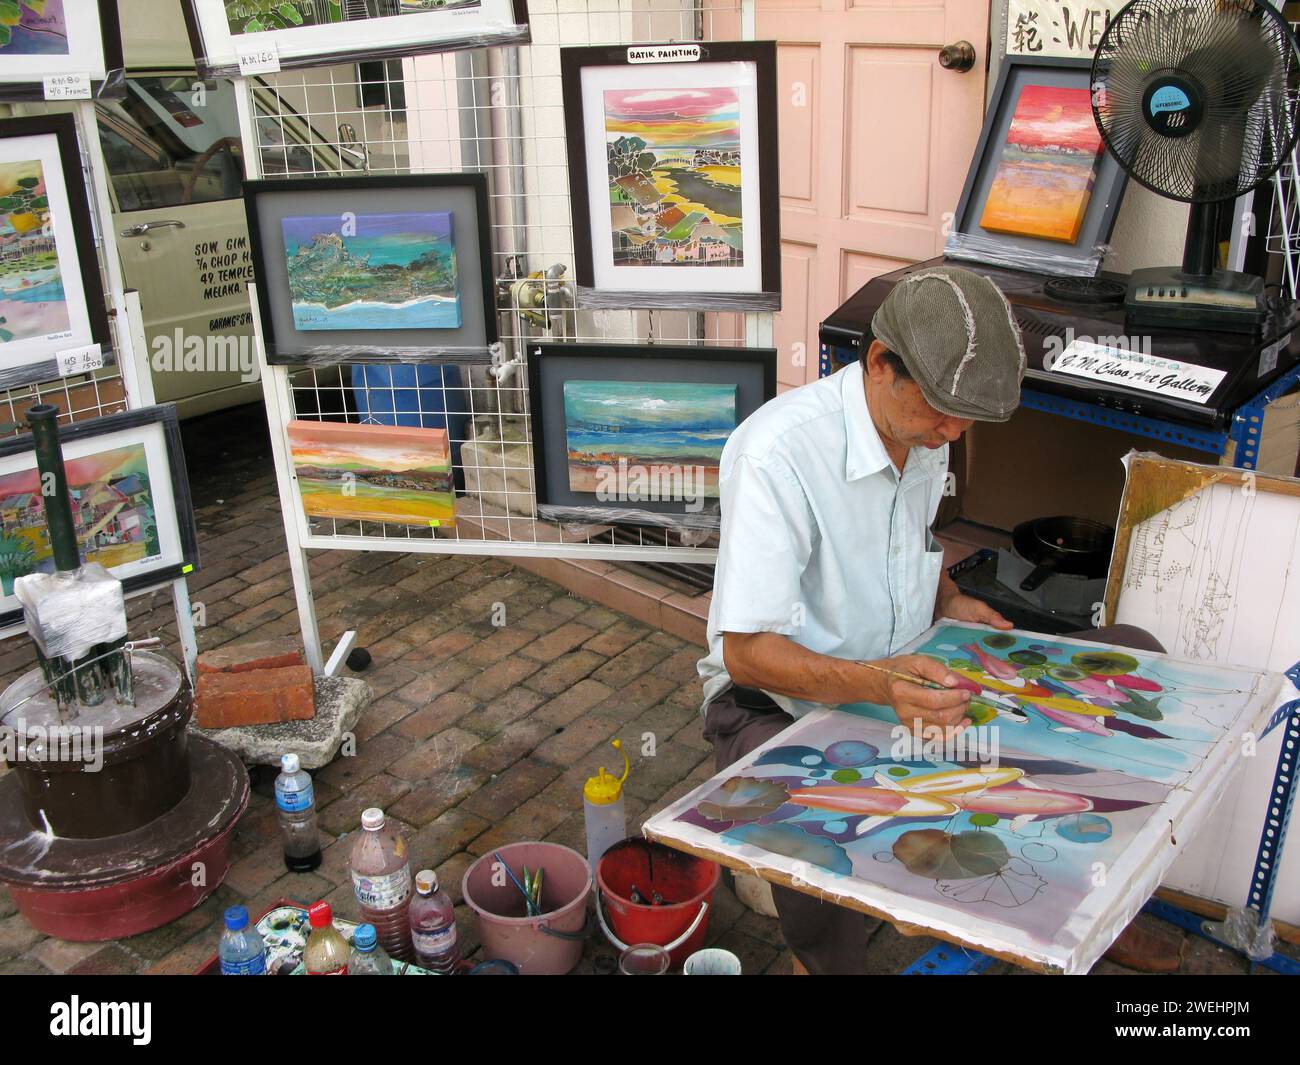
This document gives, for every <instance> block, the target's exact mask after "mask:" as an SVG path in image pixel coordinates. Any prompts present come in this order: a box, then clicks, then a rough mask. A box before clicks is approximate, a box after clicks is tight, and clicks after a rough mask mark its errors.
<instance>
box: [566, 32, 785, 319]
mask: <svg viewBox="0 0 1300 1065" xmlns="http://www.w3.org/2000/svg"><path fill="white" fill-rule="evenodd" d="M560 67H561V74H562V81H563V86H564V122H565V130H566V134H567V140H568V156H569V188H570V191H571V194H572V202H573V240H574V256H575V259H576V264H577V281H578V302H579V303H580V304H581V305H584V306H590V307H650V308H656V309H657V308H677V309H682V308H685V309H697V310H780V308H781V255H780V253H781V247H780V244H781V235H780V219H779V210H778V206H779V205H778V188H777V177H778V175H777V162H778V154H777V129H776V123H777V107H776V45H775V44H773V43H772V42H770V41H761V42H744V43H726V42H724V43H717V42H712V41H710V42H707V43H701V44H667V45H635V46H631V47H600V48H563V49H561V50H560Z"/></svg>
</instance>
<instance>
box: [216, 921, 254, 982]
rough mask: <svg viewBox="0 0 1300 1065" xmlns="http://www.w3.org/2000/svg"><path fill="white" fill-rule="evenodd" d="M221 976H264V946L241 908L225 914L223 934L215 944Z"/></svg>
mask: <svg viewBox="0 0 1300 1065" xmlns="http://www.w3.org/2000/svg"><path fill="white" fill-rule="evenodd" d="M217 956H218V957H219V958H220V959H221V975H222V976H265V975H266V944H265V943H263V942H262V937H261V935H260V934H259V933H258V931H257V929H256V928H255V927H254V926H252V925H250V924H249V923H248V911H247V910H246V909H244V907H243V906H231V907H230V909H228V910H227V911H226V930H225V931H224V932H222V933H221V942H220V943H218V944H217Z"/></svg>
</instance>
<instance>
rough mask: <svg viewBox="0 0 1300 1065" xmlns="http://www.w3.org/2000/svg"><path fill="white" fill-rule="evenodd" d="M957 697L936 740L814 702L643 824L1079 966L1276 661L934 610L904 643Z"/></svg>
mask: <svg viewBox="0 0 1300 1065" xmlns="http://www.w3.org/2000/svg"><path fill="white" fill-rule="evenodd" d="M907 650H908V651H909V652H911V653H917V654H924V655H927V656H929V657H932V658H935V659H937V660H939V661H940V662H942V663H943V664H944V665H946V666H947V667H948V668H949V669H950V670H952V671H953V672H954V673H955V674H956V675H957V676H958V677H959V678H960V680H961V683H962V685H963V686H964V687H967V688H969V690H970V691H971V692H972V704H971V714H970V717H971V720H972V721H973V722H974V724H973V725H972V727H970V728H968V729H966V730H965V731H963V732H962V733H961V734H959V736H958V737H957V738H956V739H954V740H950V741H948V742H945V741H944V740H943V738H942V736H941V735H937V736H932V735H928V734H926V733H924V732H923V733H922V734H921V736H920V737H915V736H914V735H913V733H912V730H911V729H910V728H905V727H903V726H901V725H900V724H899V723H898V720H897V718H896V716H895V715H894V713H893V711H892V710H890V709H889V708H887V707H878V706H870V705H866V704H860V705H855V706H851V707H843V708H840V709H838V710H824V711H815V712H814V713H812V714H809V715H807V716H806V717H804V718H802V719H800V720H799V721H797V722H796V723H795V724H794V725H793V726H791V727H790V728H788V729H786V730H785V731H784V732H782V733H781V734H780V735H779V736H776V737H774V738H773V739H772V740H771V741H769V742H768V743H766V744H764V745H763V746H762V747H760V748H758V749H757V750H756V751H754V752H753V753H751V754H750V755H748V756H747V757H746V758H744V759H742V760H741V761H740V762H738V763H737V764H736V765H734V766H731V767H729V768H728V769H726V770H724V771H723V772H722V773H720V774H718V775H717V776H715V777H714V778H713V779H712V780H710V781H709V782H707V783H706V784H704V785H702V786H701V787H700V788H698V789H697V790H696V791H694V792H693V793H691V794H690V795H688V796H686V797H685V798H683V799H681V800H679V801H678V802H677V803H675V804H674V805H672V806H671V807H669V808H668V809H667V810H665V811H664V812H663V813H660V814H658V815H656V816H655V817H653V818H651V819H650V821H649V822H648V823H647V825H646V827H645V831H646V834H647V835H649V836H651V837H652V838H655V839H659V840H661V841H663V842H665V843H669V844H671V845H673V846H677V847H680V848H682V849H685V850H688V851H691V852H693V853H697V854H701V855H704V856H707V857H711V858H714V859H715V860H717V861H721V862H723V863H724V864H727V865H730V866H732V867H733V868H739V869H749V870H752V871H756V872H758V873H759V874H760V875H762V876H764V877H765V878H766V879H769V880H772V881H774V882H777V883H782V884H786V885H789V886H792V887H794V888H796V889H799V890H803V891H806V892H808V893H810V894H814V895H818V896H821V897H823V898H828V899H833V900H835V901H837V902H839V903H841V904H843V905H846V906H850V907H852V908H855V909H860V910H863V911H864V912H868V913H875V914H880V915H883V916H886V917H888V918H891V919H894V920H898V921H902V922H905V923H907V924H912V925H918V926H920V927H922V928H925V929H927V930H929V931H932V932H934V933H935V934H937V935H940V936H942V937H944V938H947V939H950V940H952V941H954V942H958V943H963V944H967V945H969V946H972V947H974V948H976V949H982V950H986V951H991V952H994V953H996V954H998V955H999V956H1002V957H1008V958H1013V959H1016V960H1019V961H1022V962H1023V963H1025V964H1028V965H1031V966H1034V967H1037V968H1040V969H1044V970H1049V971H1062V972H1069V973H1077V972H1086V971H1087V970H1088V968H1090V967H1091V965H1092V964H1093V963H1094V962H1095V961H1096V960H1097V958H1098V957H1100V955H1101V954H1102V953H1103V952H1104V951H1105V950H1106V948H1107V947H1108V946H1109V945H1110V942H1111V940H1112V939H1113V938H1114V936H1115V935H1116V934H1118V932H1119V931H1120V929H1122V928H1123V927H1124V924H1125V923H1126V922H1127V921H1128V920H1129V919H1130V918H1131V917H1132V916H1133V915H1134V914H1136V912H1137V911H1138V909H1140V907H1141V906H1142V905H1143V904H1144V903H1145V901H1146V900H1147V898H1148V897H1149V896H1150V894H1151V892H1152V890H1154V888H1155V886H1156V885H1157V884H1158V883H1159V880H1160V878H1161V876H1162V874H1163V873H1164V872H1165V871H1166V870H1167V869H1168V866H1169V864H1170V863H1171V862H1172V861H1173V859H1174V856H1175V854H1176V853H1177V849H1176V847H1175V846H1174V845H1172V844H1173V841H1174V840H1178V841H1182V840H1184V839H1186V838H1187V837H1188V836H1189V835H1190V834H1192V833H1194V831H1195V829H1196V828H1197V827H1198V826H1199V825H1200V824H1201V823H1202V822H1203V821H1204V820H1205V819H1206V817H1207V816H1208V814H1209V812H1210V811H1211V809H1212V808H1213V805H1214V801H1215V799H1216V798H1217V794H1218V792H1219V791H1220V790H1221V788H1222V786H1223V784H1224V782H1225V781H1226V780H1227V779H1228V778H1229V777H1230V776H1231V774H1232V772H1233V771H1234V770H1235V769H1237V768H1239V766H1240V757H1239V752H1238V747H1239V744H1240V741H1241V739H1242V737H1243V735H1244V734H1245V733H1246V732H1247V730H1250V729H1254V728H1257V727H1258V726H1259V724H1260V722H1261V721H1262V720H1263V719H1264V718H1265V717H1266V716H1267V714H1268V711H1269V708H1270V707H1271V706H1272V704H1273V702H1274V700H1275V699H1276V697H1277V694H1278V692H1279V691H1280V687H1281V681H1282V678H1281V677H1280V676H1279V675H1277V674H1269V673H1259V672H1255V671H1251V670H1241V669H1233V668H1228V667H1221V666H1213V665H1207V664H1204V663H1193V662H1183V661H1179V660H1177V659H1173V658H1170V657H1168V656H1165V655H1157V654H1148V653H1142V654H1139V653H1136V652H1129V651H1126V650H1123V649H1120V648H1112V647H1107V646H1104V645H1100V644H1089V643H1082V642H1079V641H1073V640H1068V639H1064V638H1061V637H1049V636H1039V635H1036V634H1033V633H1026V632H1018V631H1011V632H997V631H994V630H992V629H989V628H986V627H984V626H976V625H958V624H953V623H944V624H940V625H937V626H935V627H934V628H933V629H931V630H930V631H929V632H927V633H925V634H923V635H922V636H921V637H919V638H918V639H917V640H916V641H915V643H914V644H913V645H912V646H911V647H910V648H908V649H907Z"/></svg>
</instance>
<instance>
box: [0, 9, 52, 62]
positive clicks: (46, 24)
mask: <svg viewBox="0 0 1300 1065" xmlns="http://www.w3.org/2000/svg"><path fill="white" fill-rule="evenodd" d="M67 54H68V25H67V22H66V21H65V20H64V17H63V0H7V2H6V3H3V4H0V55H67Z"/></svg>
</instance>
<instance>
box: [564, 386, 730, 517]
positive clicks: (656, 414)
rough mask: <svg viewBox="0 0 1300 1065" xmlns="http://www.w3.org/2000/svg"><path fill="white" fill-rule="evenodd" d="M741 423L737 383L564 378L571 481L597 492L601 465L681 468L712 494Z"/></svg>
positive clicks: (667, 471)
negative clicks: (724, 450)
mask: <svg viewBox="0 0 1300 1065" xmlns="http://www.w3.org/2000/svg"><path fill="white" fill-rule="evenodd" d="M735 428H736V386H735V385H710V384H676V383H671V382H653V381H652V382H641V381H565V382H564V431H565V437H566V441H567V444H568V454H569V487H570V488H571V489H572V490H573V491H575V492H595V491H597V490H598V489H599V487H600V483H601V475H602V471H608V470H610V469H614V470H619V471H623V474H622V476H623V480H624V481H626V480H627V477H628V476H629V474H628V472H627V471H637V473H638V475H639V474H640V472H641V471H644V474H645V476H647V477H649V478H652V479H654V480H655V481H656V482H658V481H660V480H661V479H663V478H664V477H668V476H672V475H674V474H676V475H678V476H679V477H680V479H682V480H683V481H688V482H689V484H690V486H691V487H692V488H698V489H700V491H701V494H702V495H703V496H704V497H706V498H710V499H716V498H717V496H718V464H719V462H721V461H722V448H723V445H725V444H726V442H727V437H728V436H730V435H731V433H732V431H733V430H734V429H735Z"/></svg>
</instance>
